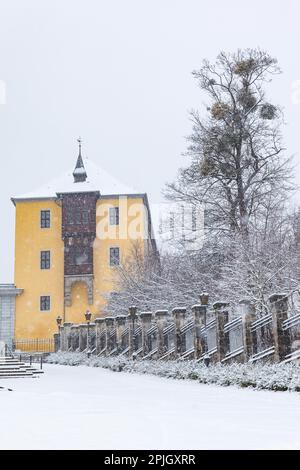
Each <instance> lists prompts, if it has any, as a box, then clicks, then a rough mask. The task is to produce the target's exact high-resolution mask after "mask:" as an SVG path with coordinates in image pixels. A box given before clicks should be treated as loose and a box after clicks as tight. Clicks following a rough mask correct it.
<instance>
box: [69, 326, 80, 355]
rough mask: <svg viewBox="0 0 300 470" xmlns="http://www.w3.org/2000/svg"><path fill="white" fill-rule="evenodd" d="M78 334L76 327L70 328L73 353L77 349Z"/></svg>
mask: <svg viewBox="0 0 300 470" xmlns="http://www.w3.org/2000/svg"><path fill="white" fill-rule="evenodd" d="M78 335H79V332H78V325H72V326H71V350H72V351H73V352H74V351H76V349H77V348H78V342H79V337H78Z"/></svg>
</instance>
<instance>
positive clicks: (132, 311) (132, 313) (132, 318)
mask: <svg viewBox="0 0 300 470" xmlns="http://www.w3.org/2000/svg"><path fill="white" fill-rule="evenodd" d="M136 313H137V308H136V307H130V308H129V315H128V316H127V321H128V326H129V345H128V346H129V352H128V355H129V357H132V356H133V353H134V332H135V328H136V322H137V318H138V317H137V314H136Z"/></svg>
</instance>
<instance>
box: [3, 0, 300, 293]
mask: <svg viewBox="0 0 300 470" xmlns="http://www.w3.org/2000/svg"><path fill="white" fill-rule="evenodd" d="M246 7H247V8H246ZM299 19H300V6H299V1H298V0H284V1H283V0H281V1H275V0H273V1H272V2H271V1H261V0H252V1H251V2H248V3H247V4H246V3H245V2H238V1H237V0H226V2H225V1H224V0H223V1H221V0H214V2H211V1H208V0H201V1H200V0H80V1H79V0H58V1H57V0H43V1H41V0H7V1H4V0H0V100H1V97H2V98H3V87H4V84H5V87H6V102H5V103H4V104H0V152H1V183H0V200H1V233H0V240H1V244H0V247H1V248H0V249H1V269H0V282H11V281H13V262H14V259H13V241H14V240H13V239H14V206H13V205H12V203H11V202H10V197H11V195H13V194H18V193H22V192H29V191H31V190H33V189H35V188H36V187H38V186H40V185H41V184H42V183H44V182H47V180H49V179H51V178H53V177H55V176H57V175H59V174H60V173H62V172H64V171H65V170H67V169H68V168H69V167H72V166H73V165H74V164H75V159H76V156H77V144H76V138H77V137H78V136H79V135H81V136H82V138H83V140H84V146H83V151H84V154H85V155H86V156H88V157H89V158H91V159H92V160H94V161H95V162H96V163H97V164H98V165H100V166H101V167H103V168H104V169H105V170H106V171H108V172H109V173H111V174H112V175H114V176H115V177H116V178H118V179H119V180H121V181H122V182H124V183H125V184H128V185H131V186H137V187H138V188H140V189H141V190H142V191H144V192H148V194H149V196H150V199H151V201H152V202H156V201H158V200H159V199H161V195H160V192H161V189H162V187H163V186H164V184H165V182H166V181H170V180H172V179H173V178H174V177H175V175H176V172H177V169H178V167H179V166H181V165H183V164H184V163H185V160H184V158H183V157H182V156H181V153H182V152H183V151H184V150H185V146H186V143H185V139H184V137H185V136H186V135H188V134H189V132H190V122H189V119H188V111H189V109H191V108H199V109H201V108H202V109H203V111H204V109H205V108H204V100H205V97H204V96H203V95H201V93H200V92H199V90H198V89H197V86H196V83H195V82H194V80H193V78H192V76H191V72H192V70H194V69H196V68H198V67H199V66H200V64H201V61H202V60H203V59H204V58H209V59H211V60H213V59H214V58H215V57H216V55H217V54H218V52H219V51H220V50H221V49H223V50H226V51H234V50H236V49H237V48H244V47H256V46H259V47H261V48H263V49H266V50H267V51H269V52H270V53H271V54H272V55H274V56H276V57H277V58H278V61H279V64H280V66H281V68H282V70H283V74H282V75H281V76H279V77H277V78H276V82H275V83H274V84H273V85H272V87H271V88H270V97H271V99H272V100H273V101H274V102H275V103H276V104H280V105H282V106H283V107H284V108H285V116H286V122H287V125H286V129H285V141H286V146H287V148H288V152H289V154H295V162H297V160H298V159H299V150H300V141H299V130H300V93H299V96H298V94H297V93H295V92H293V87H296V89H299V90H300V50H299V49H300V46H299ZM1 87H2V91H1ZM293 93H294V95H293ZM297 98H299V99H297ZM2 101H3V99H2ZM297 175H298V176H297V178H298V181H299V182H300V170H297ZM99 189H100V190H101V188H99ZM19 287H22V286H19Z"/></svg>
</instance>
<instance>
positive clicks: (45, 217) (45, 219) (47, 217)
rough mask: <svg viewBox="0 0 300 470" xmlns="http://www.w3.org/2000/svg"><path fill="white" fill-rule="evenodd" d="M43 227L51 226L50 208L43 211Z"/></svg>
mask: <svg viewBox="0 0 300 470" xmlns="http://www.w3.org/2000/svg"><path fill="white" fill-rule="evenodd" d="M41 228H50V210H46V211H41Z"/></svg>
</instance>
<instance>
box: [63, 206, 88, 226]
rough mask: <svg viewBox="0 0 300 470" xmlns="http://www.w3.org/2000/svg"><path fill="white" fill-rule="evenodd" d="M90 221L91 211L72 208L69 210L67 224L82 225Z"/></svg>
mask: <svg viewBox="0 0 300 470" xmlns="http://www.w3.org/2000/svg"><path fill="white" fill-rule="evenodd" d="M88 223H89V211H81V210H78V209H76V210H73V211H72V210H70V211H68V212H67V224H69V225H73V224H75V225H81V224H86V225H87V224H88Z"/></svg>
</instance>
